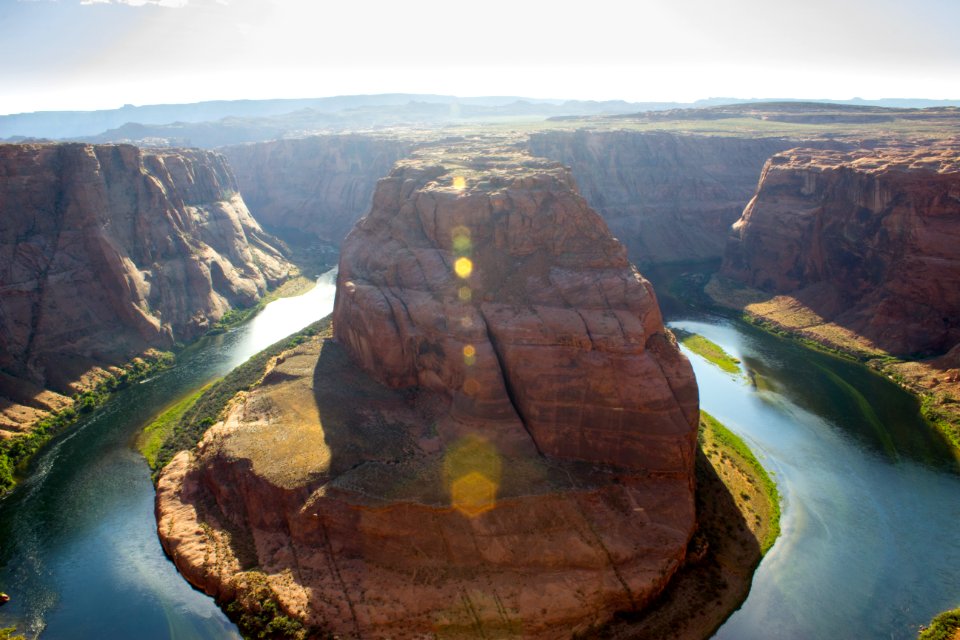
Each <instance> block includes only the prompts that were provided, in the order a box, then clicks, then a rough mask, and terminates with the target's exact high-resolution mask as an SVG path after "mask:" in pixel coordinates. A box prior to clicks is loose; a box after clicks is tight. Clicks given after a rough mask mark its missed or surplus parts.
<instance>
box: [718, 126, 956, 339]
mask: <svg viewBox="0 0 960 640" xmlns="http://www.w3.org/2000/svg"><path fill="white" fill-rule="evenodd" d="M958 243H960V161H958V147H957V146H956V144H955V143H943V144H939V145H933V146H916V145H912V144H905V145H903V146H900V147H886V148H878V149H874V150H860V151H855V152H837V151H817V150H809V149H794V150H791V151H788V152H785V153H781V154H778V155H776V156H774V157H773V158H771V159H770V161H769V162H768V163H767V164H766V166H765V167H764V169H763V173H762V175H761V179H760V184H759V187H758V189H757V193H756V195H755V196H754V197H753V199H752V200H751V201H750V203H749V205H748V206H747V207H746V209H745V210H744V212H743V216H742V217H741V218H740V220H739V221H738V222H737V223H736V224H735V225H734V227H733V231H732V235H731V237H730V242H729V245H728V247H727V253H726V257H725V259H724V263H723V268H722V274H723V275H724V276H726V277H728V278H732V279H734V280H738V281H740V282H743V283H746V284H748V285H750V286H751V287H755V288H757V289H761V290H763V291H765V292H770V293H775V294H787V295H789V296H790V297H791V298H792V299H793V300H795V301H796V302H797V303H799V305H802V306H804V307H806V308H807V309H809V310H811V311H813V312H814V314H815V316H814V317H818V318H819V320H820V321H821V322H829V323H832V324H833V325H836V326H838V327H840V328H841V329H843V330H846V331H849V332H852V333H853V334H856V335H858V336H861V337H863V338H866V340H868V341H869V342H870V343H871V345H870V346H872V347H874V348H878V349H881V350H883V351H887V352H892V353H897V354H916V353H942V352H944V351H946V350H947V349H949V348H950V347H952V346H953V345H955V344H956V343H957V342H960V253H958V252H957V246H960V245H958Z"/></svg>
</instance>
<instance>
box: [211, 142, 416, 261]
mask: <svg viewBox="0 0 960 640" xmlns="http://www.w3.org/2000/svg"><path fill="white" fill-rule="evenodd" d="M413 145H414V142H413V141H412V140H410V139H406V138H403V137H387V136H378V135H362V134H352V135H329V136H310V137H306V138H295V139H287V140H272V141H269V142H261V143H255V144H246V145H234V146H227V147H221V148H220V149H219V151H220V153H222V154H223V155H224V156H225V157H226V159H227V161H228V162H229V163H230V166H231V168H232V169H233V171H234V174H235V175H236V177H237V183H238V185H239V188H240V191H241V192H242V193H243V199H244V201H245V202H246V204H247V206H248V207H249V208H250V211H251V213H252V214H253V215H254V217H255V218H256V219H257V221H258V222H260V223H261V224H263V225H266V226H267V227H268V228H270V229H271V231H273V232H275V233H278V234H281V235H284V236H285V237H290V236H297V235H299V236H303V235H311V236H313V237H315V238H316V239H318V240H320V241H324V242H326V243H328V244H330V245H333V246H337V245H339V244H340V241H341V240H343V238H344V236H346V235H347V232H348V231H350V229H352V228H353V225H354V223H355V222H356V221H357V220H359V219H360V216H362V215H363V214H365V213H366V212H367V210H368V209H369V207H370V200H371V198H372V197H373V189H374V187H375V186H376V183H377V180H379V179H380V178H382V177H383V176H385V175H387V173H389V171H390V168H391V167H392V166H393V163H394V162H396V161H397V160H399V159H400V158H401V157H403V156H405V155H407V154H408V153H409V152H410V151H411V149H412V147H413Z"/></svg>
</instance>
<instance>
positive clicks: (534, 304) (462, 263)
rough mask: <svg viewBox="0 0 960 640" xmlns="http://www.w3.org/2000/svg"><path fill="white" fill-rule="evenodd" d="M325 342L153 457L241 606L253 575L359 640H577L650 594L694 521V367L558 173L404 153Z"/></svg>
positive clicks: (199, 548) (202, 558) (370, 218)
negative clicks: (160, 458)
mask: <svg viewBox="0 0 960 640" xmlns="http://www.w3.org/2000/svg"><path fill="white" fill-rule="evenodd" d="M334 331H335V335H336V339H335V340H332V339H329V338H328V339H322V340H321V339H317V340H315V341H313V342H310V343H307V344H304V345H302V346H300V347H297V348H296V349H294V350H292V351H290V352H288V353H286V354H284V355H283V356H281V357H280V358H279V359H278V361H277V363H276V364H275V366H274V367H273V368H272V370H270V371H269V373H267V375H266V376H265V378H264V380H263V382H262V384H261V385H260V386H259V387H258V388H256V389H254V390H253V391H251V392H250V393H249V394H246V395H245V396H243V397H240V398H237V399H236V400H235V401H234V404H233V406H232V408H231V409H229V410H228V412H227V415H226V417H225V418H224V420H223V421H222V422H221V423H218V424H217V425H215V426H214V427H213V428H212V429H210V430H209V431H208V432H207V434H206V436H205V437H204V439H203V442H202V443H201V444H200V447H199V448H198V450H197V451H195V452H182V453H180V454H179V455H178V456H177V457H176V458H175V459H174V460H173V462H171V464H170V465H169V466H168V467H167V468H166V469H165V470H164V471H163V474H162V476H161V479H160V484H159V487H158V495H157V516H158V528H159V533H160V536H161V540H162V541H163V544H164V548H165V549H166V550H167V552H168V553H169V554H170V555H171V557H172V558H173V559H174V561H175V562H176V564H177V566H178V567H179V569H180V570H181V572H182V573H183V574H184V575H185V576H186V577H187V578H188V579H189V580H190V581H191V582H193V583H194V584H195V585H197V586H199V587H200V588H202V589H204V590H206V591H207V592H208V593H211V594H214V595H216V596H217V597H218V598H220V599H221V600H222V601H229V600H232V599H238V600H239V601H240V602H247V603H248V606H251V607H253V608H254V609H255V608H256V605H255V604H253V603H249V600H248V599H245V598H246V594H248V593H249V592H250V591H251V589H252V588H253V587H252V585H254V584H256V583H257V582H258V580H259V581H262V580H264V579H265V580H266V582H267V583H268V584H269V587H270V590H271V591H272V593H273V597H274V598H275V599H276V600H277V601H278V602H279V604H280V607H281V609H282V610H284V611H286V612H287V613H288V614H289V615H292V616H294V617H296V618H298V619H300V620H302V621H303V622H304V623H305V624H307V625H308V626H310V627H315V628H316V629H323V630H327V631H332V632H334V633H337V634H339V635H341V637H363V638H385V637H391V638H419V637H423V636H424V635H430V634H435V635H438V636H441V637H498V638H499V637H532V638H562V637H570V636H571V635H572V634H573V633H574V632H576V631H584V630H587V629H589V628H590V627H591V626H592V625H594V624H597V623H600V622H603V621H604V620H606V619H609V617H610V616H611V615H612V614H613V613H614V612H615V611H618V610H624V609H636V608H640V607H643V606H644V605H645V604H646V603H647V602H649V601H650V600H651V599H652V598H653V597H655V596H656V595H657V594H658V593H659V592H660V591H661V590H662V589H663V588H664V586H665V585H666V583H667V582H668V581H669V579H670V577H671V575H672V574H673V572H674V571H675V570H676V569H677V568H678V566H679V565H680V564H681V562H682V561H683V559H684V556H685V548H686V545H687V542H688V540H689V538H690V535H691V533H692V531H693V527H694V524H695V523H694V519H695V516H694V505H693V490H694V487H693V464H694V447H695V439H696V424H697V409H698V407H697V405H698V400H697V389H696V382H695V380H694V378H693V373H692V370H691V368H690V366H689V363H688V362H687V361H686V359H685V358H684V357H683V356H682V355H680V353H679V351H678V349H677V346H676V343H675V342H674V341H673V339H672V336H671V335H670V334H668V333H667V332H666V331H665V329H664V327H663V324H662V321H661V318H660V314H659V310H658V308H657V304H656V299H655V297H654V294H653V290H652V288H651V287H650V285H649V283H648V282H647V281H646V280H645V279H643V277H642V276H640V274H639V273H637V271H636V269H635V268H634V267H632V266H631V265H630V263H629V262H628V261H627V259H626V255H625V251H624V249H623V247H622V246H620V245H619V243H617V242H616V241H615V240H613V239H612V238H611V237H610V235H609V232H608V231H607V229H606V226H605V225H604V223H603V221H602V220H601V219H600V218H599V216H598V215H597V214H596V213H594V212H593V211H591V210H590V208H589V207H588V206H587V205H586V203H585V202H584V200H583V199H582V198H581V197H580V196H579V195H578V194H577V193H576V191H575V189H574V188H573V182H572V179H571V178H570V175H569V172H568V171H567V170H565V169H564V168H562V167H560V166H559V165H556V164H554V163H551V162H547V161H543V160H539V159H533V158H530V157H529V156H525V155H518V154H516V153H514V152H512V151H509V150H503V149H484V148H480V149H476V148H470V147H469V146H468V145H461V146H458V147H456V148H454V149H451V150H449V151H443V150H437V149H432V150H425V151H421V152H420V153H419V154H418V155H417V157H416V159H414V160H409V161H402V162H401V163H399V164H398V166H397V168H395V169H394V171H393V172H392V173H391V174H390V176H389V177H387V178H384V179H383V180H381V181H380V182H379V183H378V186H377V191H376V195H375V197H374V202H373V207H372V210H371V211H370V213H369V214H368V215H367V217H365V218H364V219H363V220H361V221H360V222H359V223H358V225H357V226H356V228H355V229H354V231H353V232H352V233H351V234H350V235H349V236H348V237H347V239H346V240H345V241H344V245H343V252H342V258H341V264H340V276H339V281H338V294H337V302H336V307H335V312H334ZM254 566H257V567H259V571H261V572H262V573H263V574H265V578H263V577H259V578H258V577H256V576H257V575H258V574H254V573H251V572H250V571H249V569H251V568H252V567H254Z"/></svg>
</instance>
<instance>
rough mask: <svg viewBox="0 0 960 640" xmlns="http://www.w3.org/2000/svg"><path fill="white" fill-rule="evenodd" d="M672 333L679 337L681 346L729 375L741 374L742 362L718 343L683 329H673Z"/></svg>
mask: <svg viewBox="0 0 960 640" xmlns="http://www.w3.org/2000/svg"><path fill="white" fill-rule="evenodd" d="M671 331H673V333H674V335H676V336H677V340H679V341H680V344H682V345H683V346H685V347H686V348H687V349H690V351H693V352H694V353H695V354H697V355H698V356H700V357H701V358H703V359H705V360H707V361H709V362H712V363H713V364H715V365H717V366H718V367H720V368H721V369H723V370H724V371H726V372H727V373H732V374H739V373H740V372H741V371H740V361H739V360H737V359H736V358H734V357H733V356H731V355H730V354H729V353H727V352H726V351H724V350H723V348H722V347H721V346H720V345H718V344H717V343H715V342H712V341H711V340H708V339H707V338H705V337H703V336H701V335H698V334H696V333H691V332H689V331H684V330H683V329H671Z"/></svg>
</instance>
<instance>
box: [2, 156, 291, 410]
mask: <svg viewBox="0 0 960 640" xmlns="http://www.w3.org/2000/svg"><path fill="white" fill-rule="evenodd" d="M0 212H2V216H0V369H2V370H3V371H4V373H5V376H4V378H3V380H6V383H4V384H2V388H0V393H2V394H3V395H5V396H7V398H12V399H14V400H12V401H8V400H4V401H3V402H2V405H3V407H4V414H5V415H7V416H8V417H11V416H15V414H16V411H17V409H16V406H17V405H18V404H20V402H19V400H20V399H22V398H23V397H25V395H30V394H25V393H24V391H23V390H24V388H27V387H29V388H32V389H42V388H48V389H52V390H54V391H56V392H59V393H67V394H69V393H71V392H74V391H76V390H77V387H76V383H77V381H78V380H80V379H81V377H82V376H83V375H85V374H86V373H87V372H89V371H90V370H91V369H92V368H96V367H103V366H108V365H114V364H118V363H121V362H123V361H125V360H127V359H129V358H130V357H132V356H134V355H136V354H138V353H141V352H143V351H144V350H145V349H148V348H150V347H169V346H172V345H173V344H174V342H176V341H185V340H189V339H190V338H193V337H195V336H197V335H199V334H200V333H202V332H203V331H205V330H206V329H207V328H208V327H209V326H210V324H211V323H213V322H215V321H216V320H218V319H219V318H220V317H221V316H222V315H223V313H224V312H225V311H226V310H227V309H229V308H230V307H231V306H233V305H250V304H252V303H253V302H255V301H256V300H257V299H258V298H259V297H260V295H261V294H262V293H263V292H264V291H265V290H266V288H267V286H268V285H271V284H277V283H278V282H279V281H281V280H282V279H284V278H285V277H286V276H287V274H288V271H289V269H290V265H289V264H288V263H287V262H286V261H285V260H284V259H283V257H282V256H281V255H280V254H279V253H278V251H277V250H276V249H274V248H273V247H272V246H271V245H270V244H269V243H268V242H269V237H268V236H266V234H264V233H263V232H262V231H261V229H260V227H259V225H258V224H257V222H256V221H255V220H254V219H253V218H252V217H251V216H250V213H249V212H248V211H247V208H246V206H245V205H244V203H243V200H242V199H241V197H240V195H239V193H238V191H237V186H236V182H235V181H234V178H233V175H232V174H231V172H230V169H229V168H228V167H227V165H226V162H225V161H224V159H223V157H222V156H219V155H217V154H214V153H210V152H204V151H196V150H166V151H152V152H145V151H141V150H140V149H137V148H136V147H132V146H127V145H103V146H91V145H83V144H59V145H2V146H0ZM35 397H37V398H40V397H41V396H40V395H37V396H35ZM44 404H45V407H48V408H50V407H55V406H56V405H57V404H58V403H57V402H53V401H51V402H45V403H44ZM10 419H11V421H12V422H11V424H12V423H16V422H18V420H17V419H15V417H11V418H10ZM4 424H6V422H4Z"/></svg>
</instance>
